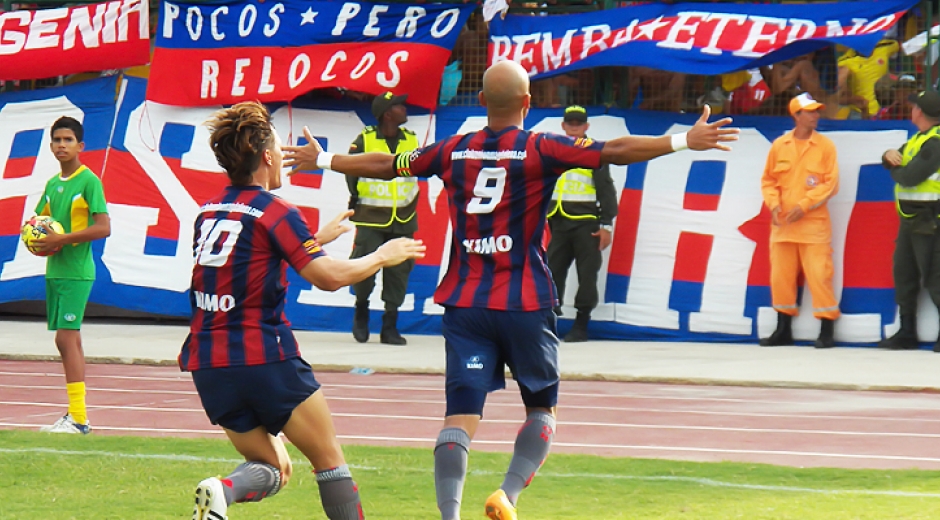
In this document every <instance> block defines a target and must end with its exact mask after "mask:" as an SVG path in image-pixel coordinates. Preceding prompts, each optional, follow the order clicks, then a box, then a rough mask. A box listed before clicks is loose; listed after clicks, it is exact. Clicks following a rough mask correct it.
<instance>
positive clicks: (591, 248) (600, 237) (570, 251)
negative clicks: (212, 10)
mask: <svg viewBox="0 0 940 520" xmlns="http://www.w3.org/2000/svg"><path fill="white" fill-rule="evenodd" d="M590 126H591V125H590V124H588V117H587V111H586V110H585V109H584V108H582V107H579V106H570V107H568V108H566V109H565V117H564V119H563V121H562V123H561V127H562V129H564V131H565V134H567V135H568V136H570V137H574V138H576V139H589V138H588V137H587V135H586V133H587V131H588V128H589V127H590ZM616 216H617V192H616V189H615V188H614V181H613V180H612V179H611V178H610V168H609V167H608V166H607V165H604V166H601V168H600V169H598V170H587V169H581V168H578V169H574V170H568V171H567V172H565V173H564V174H562V176H561V177H560V178H559V179H558V182H557V184H556V185H555V191H554V193H553V194H552V201H551V203H550V206H549V212H548V225H549V227H550V228H551V230H552V240H551V242H549V244H548V267H549V269H551V271H552V278H553V279H554V280H555V286H556V287H558V298H559V299H563V298H564V295H565V279H566V278H567V277H568V268H569V267H571V262H572V261H574V262H575V266H576V269H577V271H578V294H576V295H575V299H574V306H575V308H576V309H578V314H577V316H576V317H575V320H574V325H573V326H572V327H571V331H569V332H568V334H567V335H566V336H565V341H569V342H577V341H587V339H588V333H587V326H588V322H590V321H591V311H593V310H594V307H597V302H598V294H597V273H598V271H600V269H601V263H602V262H603V258H602V257H601V251H603V250H604V249H607V246H609V245H610V242H611V240H612V236H613V230H614V228H613V222H614V217H616ZM555 313H556V314H558V315H559V316H560V315H561V307H557V308H556V309H555Z"/></svg>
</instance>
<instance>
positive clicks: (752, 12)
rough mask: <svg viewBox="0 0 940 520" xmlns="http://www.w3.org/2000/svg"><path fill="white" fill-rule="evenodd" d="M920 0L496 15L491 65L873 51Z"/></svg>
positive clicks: (567, 67)
mask: <svg viewBox="0 0 940 520" xmlns="http://www.w3.org/2000/svg"><path fill="white" fill-rule="evenodd" d="M917 3H918V0H878V1H867V2H833V3H814V4H812V8H811V9H809V8H807V6H806V5H804V4H791V3H785V4H741V3H717V2H716V3H699V4H697V3H685V2H682V3H675V4H672V3H669V4H664V3H651V4H643V5H636V6H629V7H621V8H618V9H607V10H603V11H596V12H592V13H584V14H573V15H559V16H521V15H510V16H507V17H506V18H505V19H500V18H499V17H497V18H494V19H493V20H492V21H491V22H490V43H489V63H490V64H492V63H495V62H496V61H501V60H512V61H515V62H518V63H520V64H521V65H522V66H523V67H525V68H526V70H528V71H529V75H530V76H533V77H535V78H540V77H547V76H552V75H555V74H560V73H564V72H569V71H573V70H578V69H586V68H592V67H602V66H611V65H615V66H644V67H651V68H655V69H661V70H669V71H674V72H684V73H689V74H722V73H725V72H732V71H736V70H743V69H749V68H754V67H758V66H762V65H769V64H772V63H775V62H779V61H782V60H786V59H790V58H794V57H796V56H800V55H802V54H806V53H807V52H810V51H813V50H816V49H819V48H822V47H824V46H826V45H830V44H840V45H844V46H846V47H850V48H853V49H855V50H857V51H858V52H859V53H861V54H865V55H867V54H869V53H871V51H872V49H874V47H875V45H876V44H877V43H878V41H879V40H881V39H882V38H884V35H885V33H886V32H887V31H888V30H889V29H890V28H891V27H893V26H894V25H895V24H896V23H897V21H898V20H899V19H900V18H901V17H902V16H903V15H904V13H905V12H907V10H908V9H910V8H911V7H913V6H914V5H916V4H917Z"/></svg>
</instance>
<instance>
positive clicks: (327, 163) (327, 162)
mask: <svg viewBox="0 0 940 520" xmlns="http://www.w3.org/2000/svg"><path fill="white" fill-rule="evenodd" d="M334 155H336V154H333V153H330V152H320V154H319V155H317V168H320V169H321V170H331V169H332V166H333V156H334Z"/></svg>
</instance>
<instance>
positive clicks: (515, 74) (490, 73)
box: [481, 60, 529, 112]
mask: <svg viewBox="0 0 940 520" xmlns="http://www.w3.org/2000/svg"><path fill="white" fill-rule="evenodd" d="M528 97H529V75H528V74H526V71H525V69H524V68H522V66H521V65H519V64H518V63H516V62H514V61H508V60H507V61H500V62H497V63H495V64H494V65H493V66H492V67H490V68H488V69H486V72H485V73H484V74H483V98H484V99H483V100H481V101H484V103H485V104H486V106H487V108H488V109H489V110H490V111H498V112H501V111H514V110H521V109H522V108H523V107H524V106H525V100H526V99H528Z"/></svg>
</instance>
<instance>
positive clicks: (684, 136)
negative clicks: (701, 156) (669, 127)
mask: <svg viewBox="0 0 940 520" xmlns="http://www.w3.org/2000/svg"><path fill="white" fill-rule="evenodd" d="M688 135H689V134H688V132H682V133H681V134H672V151H673V152H678V151H679V150H688V149H689V141H688Z"/></svg>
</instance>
